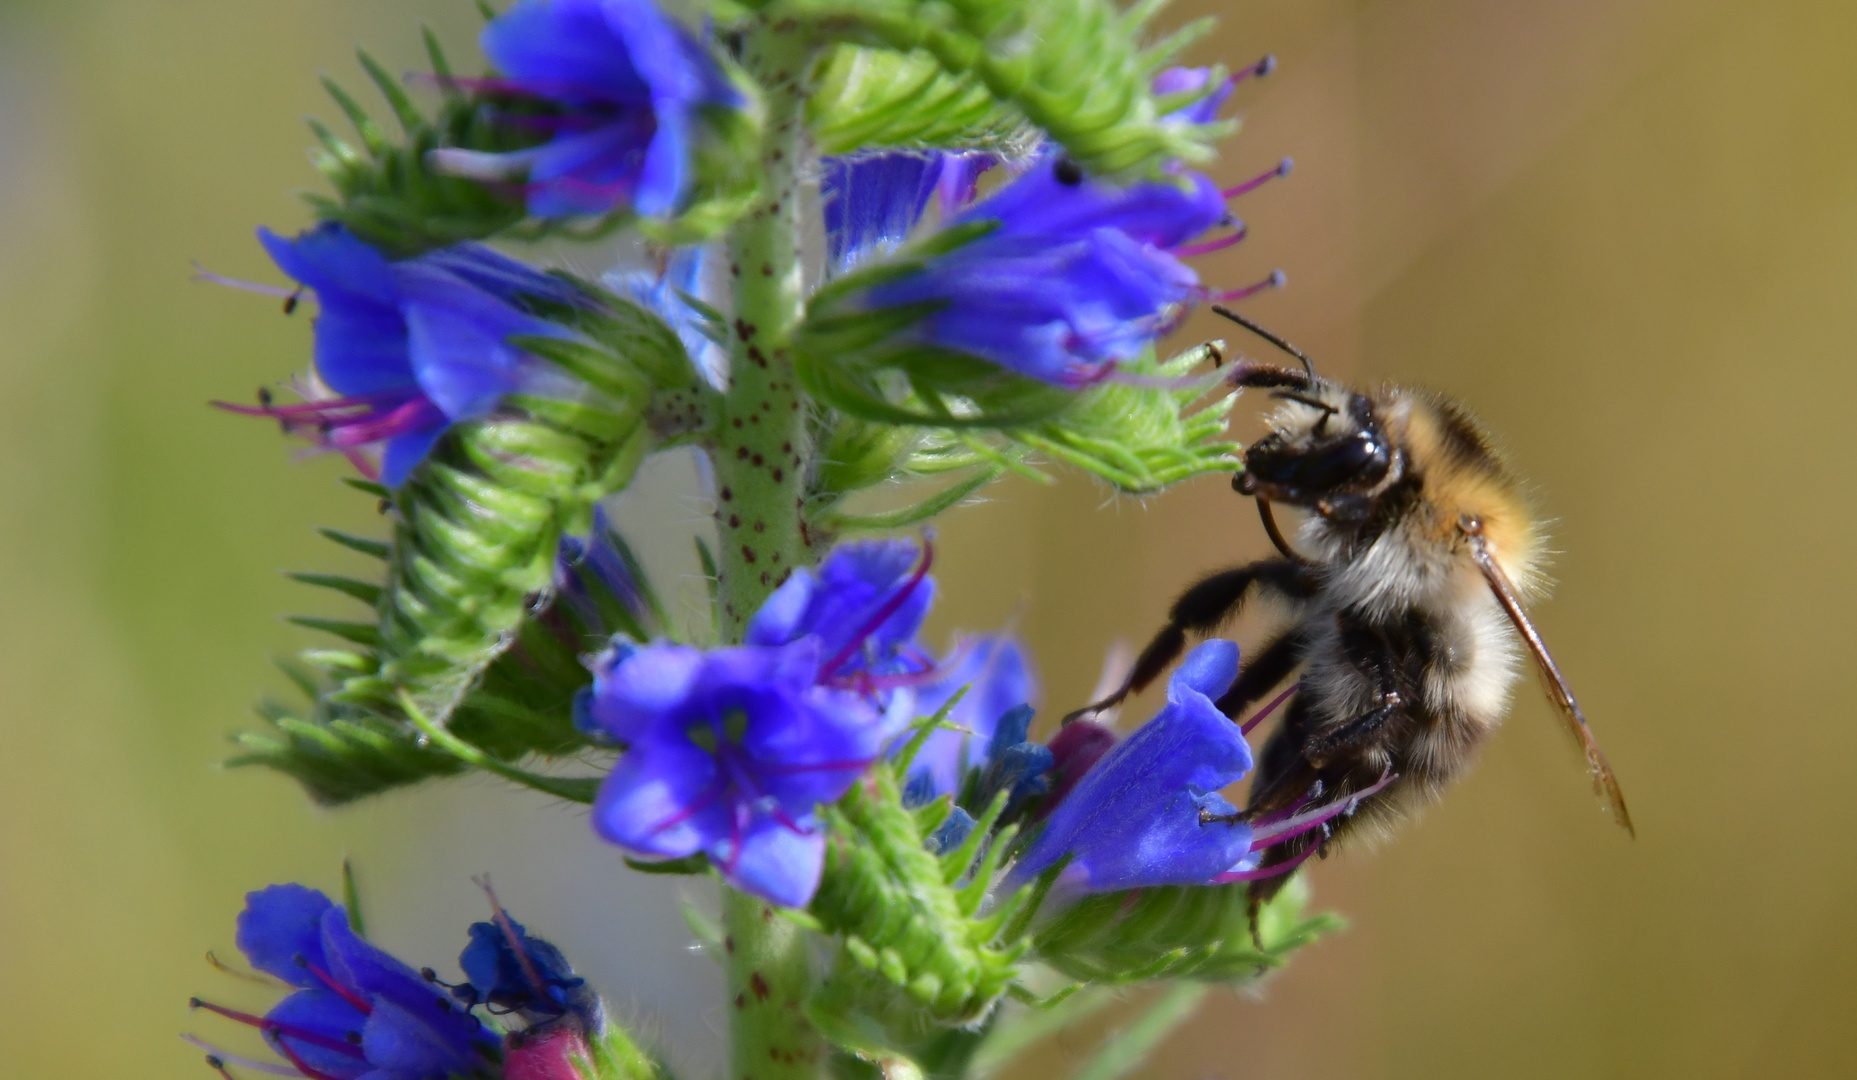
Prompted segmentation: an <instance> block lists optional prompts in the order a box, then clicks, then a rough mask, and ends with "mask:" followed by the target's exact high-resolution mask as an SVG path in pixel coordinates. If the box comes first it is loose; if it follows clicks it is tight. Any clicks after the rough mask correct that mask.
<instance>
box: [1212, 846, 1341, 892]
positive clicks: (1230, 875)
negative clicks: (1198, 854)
mask: <svg viewBox="0 0 1857 1080" xmlns="http://www.w3.org/2000/svg"><path fill="white" fill-rule="evenodd" d="M1320 850H1322V845H1320V844H1310V845H1309V847H1308V848H1307V849H1306V850H1304V851H1303V852H1302V853H1301V854H1300V855H1297V856H1296V857H1295V858H1293V859H1290V860H1289V861H1288V862H1280V863H1278V864H1276V865H1275V866H1260V867H1258V868H1257V869H1255V870H1227V871H1226V872H1225V873H1223V874H1220V875H1219V876H1217V877H1215V878H1213V879H1212V884H1214V885H1229V884H1231V883H1232V882H1234V881H1262V880H1264V879H1265V878H1273V877H1282V876H1283V875H1284V874H1288V873H1292V872H1294V871H1295V869H1296V868H1297V867H1299V866H1301V865H1302V864H1303V863H1305V862H1308V861H1309V856H1311V855H1314V854H1315V853H1316V852H1318V851H1320Z"/></svg>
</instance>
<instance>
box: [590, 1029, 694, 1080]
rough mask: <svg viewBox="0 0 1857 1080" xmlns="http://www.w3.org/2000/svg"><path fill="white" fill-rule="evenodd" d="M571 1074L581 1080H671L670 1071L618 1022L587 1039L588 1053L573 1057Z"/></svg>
mask: <svg viewBox="0 0 1857 1080" xmlns="http://www.w3.org/2000/svg"><path fill="white" fill-rule="evenodd" d="M573 1064H574V1071H575V1072H578V1073H579V1074H580V1076H581V1078H582V1080H670V1078H671V1073H670V1070H669V1069H667V1068H665V1066H664V1063H663V1062H662V1061H660V1060H658V1059H657V1058H656V1057H654V1056H653V1055H651V1054H649V1053H647V1052H646V1051H645V1049H644V1048H643V1047H641V1046H639V1044H638V1042H637V1041H636V1040H635V1039H633V1038H632V1036H631V1034H630V1033H628V1032H627V1031H626V1030H625V1029H624V1028H623V1027H621V1026H620V1025H619V1024H618V1023H616V1022H613V1021H611V1020H609V1021H607V1024H606V1030H605V1031H604V1032H602V1033H601V1034H599V1035H594V1036H591V1037H589V1038H588V1052H587V1053H586V1054H585V1055H584V1056H582V1055H576V1058H575V1060H574V1062H573Z"/></svg>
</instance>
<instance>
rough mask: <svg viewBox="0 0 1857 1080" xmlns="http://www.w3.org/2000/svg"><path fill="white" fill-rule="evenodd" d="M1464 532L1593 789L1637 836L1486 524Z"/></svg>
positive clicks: (1602, 756)
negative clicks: (1583, 757)
mask: <svg viewBox="0 0 1857 1080" xmlns="http://www.w3.org/2000/svg"><path fill="white" fill-rule="evenodd" d="M1463 530H1464V535H1465V536H1467V537H1468V538H1469V540H1470V553H1471V556H1472V557H1473V558H1475V559H1476V563H1477V569H1479V570H1481V571H1482V572H1483V579H1484V580H1485V581H1487V582H1489V588H1490V591H1491V592H1493V593H1495V594H1496V602H1497V603H1499V604H1501V605H1502V610H1503V611H1504V612H1505V613H1506V614H1507V615H1508V616H1509V621H1510V622H1512V623H1514V624H1515V632H1516V633H1518V634H1520V635H1521V637H1522V641H1523V642H1524V643H1525V644H1526V645H1527V646H1528V652H1529V655H1530V656H1533V657H1534V660H1535V669H1536V670H1537V671H1539V672H1540V673H1541V682H1542V684H1543V685H1544V686H1545V687H1546V688H1547V692H1548V697H1549V698H1551V699H1553V702H1554V704H1555V705H1556V706H1558V707H1559V709H1560V714H1561V717H1562V719H1564V720H1566V722H1567V732H1568V734H1570V735H1572V736H1573V737H1574V739H1575V740H1576V741H1578V742H1579V744H1580V749H1581V750H1582V751H1584V752H1585V754H1586V766H1587V768H1588V769H1591V770H1592V774H1593V791H1594V793H1595V794H1597V795H1598V796H1599V798H1600V801H1602V802H1604V803H1605V804H1606V808H1607V809H1608V810H1610V811H1611V812H1612V817H1613V819H1614V820H1616V821H1617V822H1618V823H1619V826H1620V827H1622V828H1623V829H1624V830H1625V831H1626V832H1627V833H1630V834H1631V835H1632V836H1633V837H1636V836H1637V835H1638V830H1636V829H1634V828H1632V826H1631V812H1630V811H1629V810H1627V809H1625V793H1624V792H1623V791H1620V790H1619V786H1618V778H1617V777H1616V776H1613V775H1612V766H1610V765H1608V764H1607V763H1606V756H1605V754H1604V753H1603V752H1602V751H1601V750H1600V749H1599V741H1598V740H1597V739H1595V738H1593V729H1592V728H1590V727H1588V726H1587V725H1586V714H1585V713H1583V712H1581V711H1580V703H1579V702H1577V701H1575V700H1574V699H1573V689H1572V688H1571V687H1569V686H1568V685H1567V678H1566V676H1564V675H1562V674H1561V673H1560V667H1559V665H1557V664H1555V663H1554V657H1553V656H1551V655H1550V654H1549V653H1548V649H1547V643H1546V642H1544V641H1542V640H1541V632H1540V631H1539V630H1536V629H1535V624H1534V623H1532V622H1530V621H1529V619H1528V612H1526V611H1524V610H1523V609H1522V601H1521V598H1520V597H1518V596H1517V595H1516V594H1515V585H1514V584H1513V583H1512V582H1510V581H1509V575H1508V574H1505V573H1503V570H1502V566H1501V564H1499V563H1497V562H1496V557H1495V556H1494V555H1493V554H1491V553H1490V550H1489V543H1488V542H1487V541H1486V540H1484V538H1483V530H1482V525H1481V523H1479V522H1475V521H1470V522H1466V523H1465V524H1464V526H1463Z"/></svg>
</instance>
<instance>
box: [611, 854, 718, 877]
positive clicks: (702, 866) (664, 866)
mask: <svg viewBox="0 0 1857 1080" xmlns="http://www.w3.org/2000/svg"><path fill="white" fill-rule="evenodd" d="M625 864H626V865H627V866H629V867H631V868H632V869H634V870H636V871H638V872H639V873H641V874H682V875H690V874H707V873H709V858H708V857H707V856H704V855H686V856H684V857H683V858H681V859H665V860H664V861H662V862H646V861H645V860H643V859H634V858H632V857H631V856H630V855H627V856H625Z"/></svg>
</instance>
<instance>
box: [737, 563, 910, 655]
mask: <svg viewBox="0 0 1857 1080" xmlns="http://www.w3.org/2000/svg"><path fill="white" fill-rule="evenodd" d="M931 558H932V555H931V552H930V551H929V550H928V549H927V548H926V547H925V546H923V545H920V544H917V543H916V542H915V541H913V540H860V541H855V542H852V543H849V544H840V545H839V546H838V547H836V548H834V549H832V553H831V554H830V555H828V556H826V558H825V561H824V562H822V563H820V564H819V569H818V571H817V572H814V571H811V570H808V569H805V568H804V567H802V568H800V569H798V570H795V571H794V572H793V576H792V577H789V578H788V579H787V580H786V581H785V582H784V583H782V584H781V586H780V588H778V589H776V590H774V592H773V594H772V595H771V596H769V597H768V598H767V600H766V601H765V602H764V603H763V604H762V605H761V609H760V610H759V611H757V612H755V615H754V617H753V618H752V619H750V620H749V622H748V630H747V633H746V635H745V636H744V639H743V640H744V642H745V643H746V644H749V645H786V644H790V643H792V642H795V641H798V640H800V639H801V638H803V637H812V638H815V639H817V640H818V641H819V642H820V643H821V647H822V649H823V650H824V652H823V655H822V659H823V661H824V665H825V666H824V669H823V670H822V671H821V677H822V678H825V679H843V678H847V677H850V676H853V675H862V676H865V677H866V679H867V680H869V681H867V682H866V684H865V685H866V687H867V688H875V687H877V686H881V682H880V681H879V680H878V679H877V677H881V676H895V675H901V674H905V673H908V672H911V671H918V670H922V669H925V668H927V667H929V666H930V665H929V664H928V663H927V662H926V658H923V657H920V655H919V653H917V652H916V650H914V648H913V642H914V641H915V636H916V631H917V630H918V629H920V627H921V626H922V620H923V619H924V618H925V617H927V615H928V610H929V607H930V605H932V604H933V603H934V602H935V579H934V578H931V577H929V576H928V569H929V563H930V560H931Z"/></svg>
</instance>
